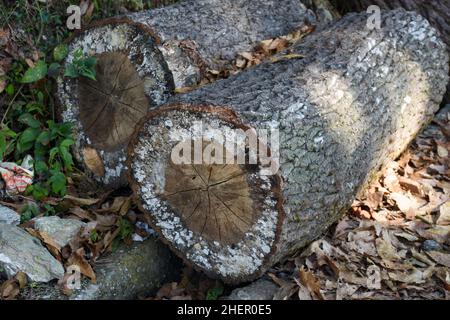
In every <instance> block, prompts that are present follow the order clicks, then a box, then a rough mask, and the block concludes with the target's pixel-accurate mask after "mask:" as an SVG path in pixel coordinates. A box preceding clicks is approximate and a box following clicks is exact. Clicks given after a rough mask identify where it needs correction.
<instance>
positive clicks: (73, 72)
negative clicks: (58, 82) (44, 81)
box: [64, 64, 78, 78]
mask: <svg viewBox="0 0 450 320" xmlns="http://www.w3.org/2000/svg"><path fill="white" fill-rule="evenodd" d="M64 77H69V78H76V77H78V70H77V68H76V67H75V66H74V65H73V64H69V65H67V66H66V68H65V69H64Z"/></svg>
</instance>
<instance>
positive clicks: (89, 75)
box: [80, 69, 96, 81]
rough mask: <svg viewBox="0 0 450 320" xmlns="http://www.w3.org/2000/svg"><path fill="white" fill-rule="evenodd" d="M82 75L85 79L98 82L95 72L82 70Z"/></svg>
mask: <svg viewBox="0 0 450 320" xmlns="http://www.w3.org/2000/svg"><path fill="white" fill-rule="evenodd" d="M80 74H81V75H82V76H83V77H86V78H89V79H91V80H94V81H95V80H96V78H95V76H96V74H95V70H91V69H85V70H82V71H81V72H80Z"/></svg>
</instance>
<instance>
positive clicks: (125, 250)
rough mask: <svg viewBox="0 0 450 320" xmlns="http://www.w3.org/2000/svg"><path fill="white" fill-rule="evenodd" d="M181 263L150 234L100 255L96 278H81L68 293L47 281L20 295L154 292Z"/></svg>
mask: <svg viewBox="0 0 450 320" xmlns="http://www.w3.org/2000/svg"><path fill="white" fill-rule="evenodd" d="M181 265H182V264H181V263H180V260H179V259H178V258H175V256H174V255H173V254H172V253H171V252H170V250H169V249H168V248H167V247H166V246H165V245H163V244H162V243H161V242H160V241H159V240H158V239H155V238H150V239H148V240H146V241H144V242H136V243H133V244H132V245H130V246H127V245H125V244H121V245H120V246H119V249H117V251H115V252H113V253H111V254H109V255H106V256H105V257H102V258H100V259H99V260H98V261H97V262H96V263H95V264H94V266H93V268H94V271H95V274H96V276H97V282H96V283H91V282H89V281H88V280H87V279H83V280H82V281H81V288H80V289H78V290H74V292H73V294H72V295H71V296H70V297H68V296H65V295H64V294H62V293H61V292H60V290H59V289H58V288H56V287H55V286H52V285H50V284H42V285H38V286H33V287H27V288H25V289H24V291H23V292H22V293H21V298H23V299H33V300H41V299H42V300H47V299H52V300H53V299H58V300H60V299H63V300H66V299H70V300H126V299H136V298H138V297H147V296H150V295H152V294H154V293H155V292H156V291H157V290H158V289H159V288H160V287H161V286H162V285H163V284H164V283H167V282H171V281H176V280H177V279H178V277H179V275H180V274H181Z"/></svg>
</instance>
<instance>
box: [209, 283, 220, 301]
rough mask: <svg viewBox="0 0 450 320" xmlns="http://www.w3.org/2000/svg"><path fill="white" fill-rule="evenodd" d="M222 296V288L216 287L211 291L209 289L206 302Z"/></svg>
mask: <svg viewBox="0 0 450 320" xmlns="http://www.w3.org/2000/svg"><path fill="white" fill-rule="evenodd" d="M222 294H223V286H222V285H218V286H216V287H214V288H212V289H209V290H208V292H207V293H206V300H217V299H218V298H219V297H220V296H221V295H222Z"/></svg>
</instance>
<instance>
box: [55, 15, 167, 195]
mask: <svg viewBox="0 0 450 320" xmlns="http://www.w3.org/2000/svg"><path fill="white" fill-rule="evenodd" d="M158 45H159V39H158V38H157V37H156V36H155V35H154V33H153V32H152V30H151V29H149V28H148V27H146V26H143V25H141V24H139V23H135V22H132V21H130V20H128V19H117V18H111V19H106V20H103V21H100V22H97V23H95V24H93V25H91V26H89V27H88V28H86V29H84V30H82V31H81V32H79V33H78V34H76V35H75V37H74V38H73V39H72V40H71V42H70V45H69V54H68V56H67V58H66V60H65V61H64V64H65V67H67V66H68V65H69V64H71V63H73V60H74V53H75V52H76V51H77V50H79V49H81V50H82V51H83V53H84V55H85V56H95V57H97V65H96V80H95V81H94V80H91V79H88V78H85V77H82V76H80V77H78V78H68V77H63V76H61V77H59V79H58V98H59V102H60V103H59V104H60V109H61V110H60V114H61V118H62V119H61V120H62V121H65V122H72V123H73V124H74V137H75V140H76V142H75V144H74V147H73V151H74V155H75V158H76V159H77V161H78V162H79V163H80V164H81V165H82V166H83V167H85V168H86V169H87V170H86V171H87V172H91V173H92V175H93V178H95V179H96V180H98V181H100V182H102V183H104V184H106V185H107V186H110V187H119V186H121V185H124V184H125V183H126V179H125V174H124V171H125V154H126V151H125V148H126V145H127V144H128V142H129V139H130V138H131V135H132V133H133V131H134V128H135V126H136V124H137V123H138V122H139V121H140V120H141V119H142V118H143V117H144V116H145V115H146V113H147V112H148V111H149V110H150V109H151V108H154V107H156V106H158V105H160V104H162V103H164V102H165V101H166V100H167V98H168V97H169V96H170V95H171V94H172V92H173V90H174V83H173V77H172V74H171V72H170V71H169V69H168V66H167V63H166V61H165V59H164V57H163V55H162V53H161V52H160V50H159V49H158ZM86 148H91V149H95V150H96V151H97V154H98V156H99V158H100V162H101V163H100V167H104V170H100V171H101V172H100V171H99V170H92V169H91V167H92V166H91V165H90V162H91V159H90V158H89V157H86V156H85V155H86V152H83V150H85V149H86ZM90 154H92V153H90ZM96 161H97V160H96ZM97 162H98V161H97ZM99 173H102V174H99Z"/></svg>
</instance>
